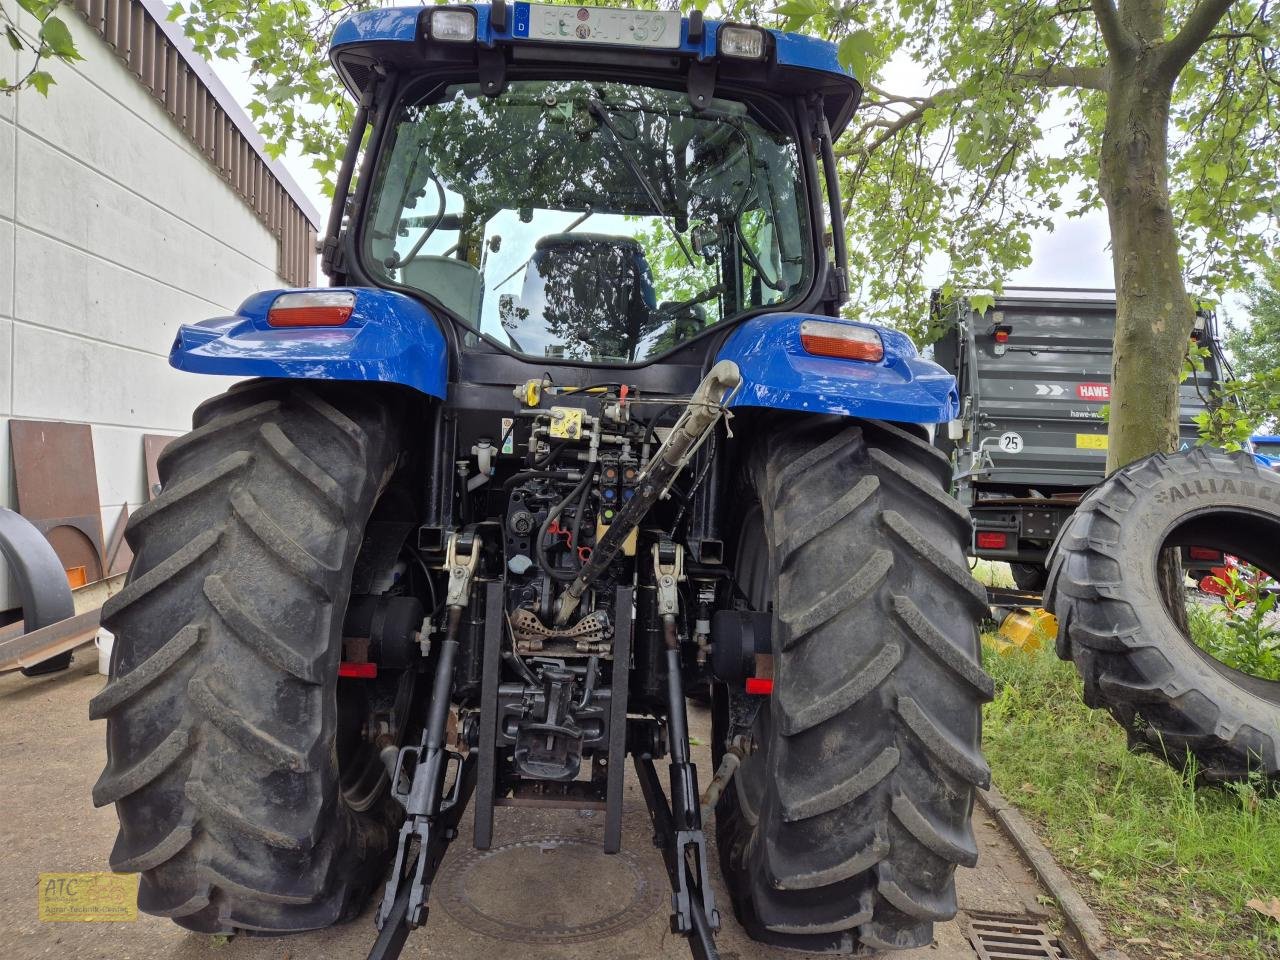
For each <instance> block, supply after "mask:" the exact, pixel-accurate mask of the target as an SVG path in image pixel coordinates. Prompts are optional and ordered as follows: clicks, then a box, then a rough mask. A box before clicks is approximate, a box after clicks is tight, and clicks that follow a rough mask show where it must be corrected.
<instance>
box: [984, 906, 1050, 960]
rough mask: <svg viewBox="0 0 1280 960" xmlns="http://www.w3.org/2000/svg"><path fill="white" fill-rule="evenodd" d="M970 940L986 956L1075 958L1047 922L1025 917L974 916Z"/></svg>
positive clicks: (994, 959)
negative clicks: (1036, 921) (1035, 921)
mask: <svg viewBox="0 0 1280 960" xmlns="http://www.w3.org/2000/svg"><path fill="white" fill-rule="evenodd" d="M969 942H970V943H972V944H973V949H974V950H975V951H976V952H977V954H978V956H979V957H981V958H982V960H1071V954H1069V953H1067V948H1066V947H1064V946H1063V945H1062V941H1061V940H1059V939H1058V938H1057V937H1055V936H1054V935H1053V934H1052V933H1050V932H1049V931H1048V930H1047V929H1046V928H1045V927H1044V925H1043V924H1039V923H1033V922H1032V921H1030V920H1026V919H1024V918H1022V917H1000V916H971V917H969Z"/></svg>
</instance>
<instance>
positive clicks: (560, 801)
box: [92, 0, 992, 958]
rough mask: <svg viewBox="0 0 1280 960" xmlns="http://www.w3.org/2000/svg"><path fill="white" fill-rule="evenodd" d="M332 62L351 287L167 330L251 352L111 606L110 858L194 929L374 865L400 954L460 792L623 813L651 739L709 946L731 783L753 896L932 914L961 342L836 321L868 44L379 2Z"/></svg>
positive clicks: (962, 727) (943, 883) (817, 947)
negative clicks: (943, 356) (952, 366)
mask: <svg viewBox="0 0 1280 960" xmlns="http://www.w3.org/2000/svg"><path fill="white" fill-rule="evenodd" d="M331 57H332V61H333V65H334V67H335V69H336V70H337V72H338V75H339V76H340V77H341V79H342V82H343V83H344V84H345V85H346V87H347V89H348V90H349V91H350V93H351V95H352V96H353V97H354V98H356V100H357V101H358V103H359V109H358V112H357V114H356V119H355V123H354V126H353V128H352V130H351V134H350V140H349V143H348V146H347V149H346V152H345V155H344V157H343V160H342V164H341V171H340V175H339V178H338V183H337V193H336V196H335V198H334V204H333V213H332V216H331V219H330V222H329V225H328V230H327V234H326V236H325V238H324V241H323V243H322V251H321V260H322V265H323V269H324V271H325V272H326V274H327V275H328V277H329V280H330V285H329V286H326V287H321V288H316V289H305V290H272V291H267V292H263V293H257V294H254V295H253V296H251V297H249V298H248V299H247V300H245V302H244V304H243V305H242V306H241V307H240V309H239V311H238V312H237V313H236V314H235V315H234V316H230V317H223V318H219V319H215V320H210V321H207V322H204V323H199V324H195V325H191V326H184V327H183V328H182V329H181V331H180V333H179V334H178V337H177V340H176V342H175V343H174V344H173V350H172V354H171V362H172V364H173V365H174V366H175V367H177V368H179V369H182V370H187V371H190V372H192V373H195V374H212V375H223V376H235V377H240V378H247V379H243V380H241V381H240V382H237V383H236V384H235V385H234V386H232V387H231V388H230V389H229V390H228V391H227V392H226V393H225V394H223V395H221V396H219V397H217V398H215V399H213V400H210V401H208V402H207V403H205V404H204V405H202V406H201V407H200V408H199V409H198V410H197V412H196V414H195V416H194V424H193V427H194V429H193V430H192V432H191V433H189V434H187V435H186V436H185V437H183V438H181V439H179V440H176V441H175V442H174V443H173V444H172V445H170V446H169V447H168V448H167V450H166V451H165V453H164V456H163V458H162V459H161V462H160V477H161V480H162V483H163V492H162V493H161V495H160V496H159V497H158V499H156V500H155V501H154V502H152V503H150V504H148V505H147V506H145V507H143V508H142V509H141V510H139V511H138V513H137V514H136V515H135V516H134V517H133V518H132V520H131V521H130V524H129V529H128V539H129V542H130V545H131V546H132V548H133V551H134V554H135V560H134V563H133V568H132V570H131V572H130V575H129V580H128V585H127V586H126V587H125V588H124V589H123V590H122V591H121V592H120V593H119V594H118V595H117V596H115V597H114V598H113V599H112V600H111V601H110V602H109V604H108V605H107V607H106V608H105V609H104V619H105V622H106V624H107V626H108V628H109V629H110V630H112V631H113V632H114V633H115V634H116V637H117V642H116V644H115V650H114V653H113V657H112V664H111V680H110V682H109V683H108V685H107V686H106V688H105V689H104V690H103V691H102V693H101V694H99V695H98V696H97V697H96V698H95V699H94V701H93V704H92V713H93V715H94V716H95V717H101V718H105V719H106V721H107V754H108V760H107V766H106V769H105V771H104V772H103V774H102V776H101V779H100V780H99V781H98V783H97V785H96V787H95V789H94V798H95V801H96V802H97V803H98V804H107V803H114V804H115V805H116V809H117V812H118V815H119V820H120V833H119V838H118V840H117V842H116V845H115V848H114V850H113V852H112V856H111V864H112V866H113V867H114V868H115V869H117V870H127V871H139V872H141V874H142V881H141V888H140V893H139V904H140V906H141V908H142V909H143V910H145V911H147V912H150V913H155V914H160V915H164V916H169V917H172V918H173V919H174V920H175V921H176V922H177V923H179V924H181V925H182V926H184V927H187V928H189V929H192V930H197V931H205V932H210V933H215V932H216V933H230V932H236V931H249V932H259V933H271V934H275V933H287V932H291V931H302V930H313V929H317V928H322V927H325V926H327V925H330V924H334V923H337V922H340V921H343V920H346V919H349V918H351V917H353V916H355V915H357V914H358V913H359V912H360V911H361V910H362V908H363V907H364V905H365V904H366V903H367V902H369V899H370V898H371V897H374V896H376V897H377V898H378V899H379V907H378V913H377V920H378V927H379V929H380V931H381V933H380V935H379V938H378V941H377V945H376V946H375V948H374V955H376V956H378V957H384V958H385V957H390V956H394V955H396V953H397V952H398V951H399V949H400V946H401V945H402V944H403V942H404V938H405V936H406V934H407V933H408V931H409V930H410V929H412V928H414V927H417V926H419V925H421V924H422V923H423V922H424V920H425V919H426V910H427V896H428V893H429V890H430V885H431V882H432V878H433V876H434V874H435V871H436V868H437V866H438V864H439V862H440V859H441V857H442V856H443V855H444V852H445V848H446V846H447V844H448V842H449V841H450V840H451V839H452V838H453V837H454V836H456V834H457V831H458V827H459V824H460V823H461V818H462V816H463V815H464V811H466V810H467V809H470V811H471V813H470V814H469V816H471V817H473V820H474V827H473V831H474V842H475V844H476V845H477V846H479V847H482V848H483V847H486V846H488V845H489V843H490V842H491V838H492V833H493V825H494V817H495V807H504V806H512V805H521V804H533V805H543V806H546V805H551V806H556V807H569V808H572V807H575V806H577V807H586V808H591V809H598V810H601V811H603V817H602V822H603V837H602V842H603V845H604V848H605V850H606V851H616V850H617V849H618V847H619V844H620V842H621V818H622V795H623V784H624V771H625V769H626V763H625V761H626V757H627V756H628V755H630V756H631V757H632V759H633V762H634V764H635V769H636V771H637V774H638V776H639V780H640V784H641V786H642V787H643V789H644V793H645V796H646V800H647V802H648V804H649V807H650V813H651V815H652V817H653V820H654V826H655V832H656V834H657V837H658V839H659V840H660V841H661V846H662V848H663V854H664V856H665V858H666V860H667V866H668V873H669V875H670V881H671V884H672V889H673V905H674V916H673V918H672V921H673V925H674V928H675V929H676V930H677V931H679V932H681V933H683V934H686V935H687V936H688V937H689V940H690V944H691V946H692V949H693V951H694V952H695V954H696V955H699V956H714V955H715V946H714V940H713V936H714V932H715V930H716V928H717V927H718V925H719V922H720V914H719V912H718V910H717V907H716V905H715V903H714V901H713V894H712V889H711V885H710V883H709V877H710V870H711V869H713V866H712V864H711V863H710V862H709V858H708V855H707V849H708V848H707V845H706V843H705V842H704V835H703V823H704V820H705V819H706V817H707V816H709V815H710V813H711V811H712V810H714V824H715V832H716V843H715V845H714V846H715V849H716V851H717V853H718V861H719V863H718V869H719V870H720V871H721V872H722V874H723V877H724V881H725V884H726V885H727V888H728V890H729V891H730V893H731V899H732V908H733V910H734V912H735V914H736V916H737V917H738V919H739V920H740V921H741V923H742V924H743V925H744V926H745V928H746V929H747V931H748V932H749V933H750V934H751V935H752V936H753V937H755V938H757V939H759V940H762V941H766V942H769V943H772V944H778V945H781V946H785V947H792V948H798V949H804V950H813V951H825V952H854V951H858V950H866V949H896V948H910V947H919V946H921V945H923V944H927V943H929V942H930V941H931V938H932V924H933V922H934V921H937V920H944V919H947V918H949V917H951V916H952V915H953V913H954V912H955V910H956V899H955V890H954V885H953V873H954V869H955V866H956V865H957V864H963V865H972V864H973V863H974V862H975V859H976V857H977V850H976V847H975V844H974V837H973V834H972V832H971V829H970V813H971V807H972V803H973V797H974V790H975V788H977V787H981V786H983V785H985V784H986V783H987V781H988V778H989V773H988V768H987V766H986V764H985V762H984V761H983V759H982V755H981V751H980V708H981V704H982V702H983V701H984V700H986V699H988V698H989V697H990V695H991V689H992V688H991V683H990V681H989V679H988V678H987V676H986V675H985V674H984V673H983V671H982V669H981V668H980V666H979V656H978V649H979V648H978V639H977V632H976V626H975V625H976V623H977V621H978V620H979V618H981V617H983V616H985V615H986V613H987V608H986V606H985V596H984V592H983V590H982V588H981V587H979V586H978V585H977V584H976V583H975V582H974V581H973V580H972V579H971V578H970V576H969V572H968V569H967V567H966V564H965V560H964V556H965V548H966V546H967V545H968V541H969V535H970V527H969V519H968V517H967V516H966V514H965V512H964V511H963V510H962V509H960V508H959V507H958V506H957V505H956V504H955V502H954V501H953V500H952V499H951V498H950V497H949V496H948V494H947V490H948V484H949V480H950V473H949V468H948V464H947V462H946V460H945V459H944V458H943V457H942V456H941V455H940V454H938V453H937V452H936V451H935V450H934V448H933V447H932V446H931V445H930V431H931V429H932V427H931V425H933V424H937V423H942V422H946V421H949V420H952V419H954V418H955V417H956V415H957V412H958V411H957V396H956V389H955V384H954V381H953V379H952V377H951V376H950V375H949V374H947V373H945V372H944V371H943V370H942V369H941V368H939V367H938V366H936V365H935V364H933V363H932V362H929V361H927V360H924V359H922V358H921V357H920V356H918V355H917V353H916V350H915V348H914V346H913V345H912V343H911V342H910V340H909V339H908V338H907V337H905V336H903V335H902V334H901V333H898V332H895V331H893V330H889V329H883V328H880V327H877V326H874V325H871V324H869V323H864V322H860V321H858V320H856V319H848V318H845V317H842V316H841V305H842V304H843V303H844V302H845V301H846V299H847V290H848V282H847V279H846V266H845V260H846V258H845V246H844V243H845V241H844V226H843V223H842V218H841V205H840V197H839V185H838V180H839V177H838V175H837V172H836V165H835V159H834V151H833V141H834V138H835V137H836V136H838V135H839V133H840V132H841V130H842V129H844V127H845V126H846V125H847V123H848V122H849V119H850V117H851V116H852V115H853V113H854V110H855V109H856V107H857V105H858V100H859V96H860V93H861V90H860V87H859V85H858V83H857V81H856V80H855V78H854V77H852V76H851V75H850V74H849V73H848V71H846V70H845V69H844V68H843V67H841V65H840V64H839V62H838V60H837V57H836V52H835V49H834V47H833V46H832V45H831V44H829V43H826V42H823V41H820V40H816V39H812V38H809V37H804V36H800V35H796V34H792V33H783V32H778V31H772V30H764V29H760V28H757V27H753V26H748V25H743V24H735V23H718V22H714V21H712V20H707V19H704V18H703V17H702V16H701V14H699V13H697V12H695V13H693V14H691V15H690V16H688V17H682V16H680V15H679V14H677V13H669V12H660V11H629V10H610V9H604V8H597V7H573V6H549V5H544V4H537V3H525V2H517V3H514V4H508V3H504V2H502V0H499V2H497V3H495V4H493V5H491V6H490V5H484V4H475V5H468V6H438V7H436V6H428V7H413V8H403V9H380V10H375V11H371V12H367V13H360V14H356V15H354V16H352V17H351V18H349V19H347V20H346V21H344V22H343V23H342V24H341V25H339V26H338V28H337V29H336V31H335V33H334V36H333V40H332V49H331ZM708 688H709V689H710V691H711V705H712V710H711V713H712V726H713V738H712V739H713V741H714V742H713V744H712V754H713V758H712V760H713V765H714V771H715V772H714V776H713V777H712V778H711V781H710V782H709V784H708V789H707V792H706V794H705V795H703V794H700V791H699V785H698V779H697V774H696V771H695V769H694V766H693V764H692V763H691V761H690V751H689V734H688V729H687V717H686V700H685V698H686V694H688V693H690V692H693V691H695V690H699V691H700V690H706V689H708ZM664 759H665V763H666V764H667V766H668V767H669V773H670V779H669V782H668V783H667V784H666V785H665V786H664V785H663V783H662V782H661V779H660V778H659V775H658V773H657V771H656V767H655V763H656V762H657V761H659V760H664ZM703 803H705V805H706V807H705V812H704V809H703ZM578 880H579V878H567V877H548V878H547V882H548V883H569V882H577V881H578Z"/></svg>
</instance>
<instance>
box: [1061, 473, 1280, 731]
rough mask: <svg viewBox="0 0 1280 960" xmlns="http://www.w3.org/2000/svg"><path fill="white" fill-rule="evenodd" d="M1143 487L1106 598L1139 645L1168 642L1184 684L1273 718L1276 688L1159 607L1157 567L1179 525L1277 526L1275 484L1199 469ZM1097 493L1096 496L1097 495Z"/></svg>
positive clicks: (1279, 509) (1279, 700)
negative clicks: (1214, 521)
mask: <svg viewBox="0 0 1280 960" xmlns="http://www.w3.org/2000/svg"><path fill="white" fill-rule="evenodd" d="M1143 479H1144V480H1145V479H1147V478H1146V477H1144V478H1143ZM1143 487H1144V489H1143V490H1142V492H1141V494H1139V495H1137V496H1135V497H1134V501H1133V503H1132V505H1131V507H1130V508H1129V510H1128V511H1127V512H1126V513H1125V514H1124V515H1123V517H1122V518H1121V519H1120V520H1119V527H1120V535H1119V538H1118V543H1117V545H1116V549H1115V561H1116V563H1117V564H1118V567H1119V569H1118V571H1116V574H1117V575H1116V582H1115V583H1114V584H1112V585H1109V588H1106V593H1107V594H1109V595H1110V598H1111V599H1114V600H1121V601H1123V602H1125V603H1127V604H1129V606H1130V607H1131V608H1132V609H1133V612H1134V614H1135V617H1136V619H1137V621H1138V623H1139V624H1140V627H1141V634H1142V635H1143V636H1144V637H1146V638H1148V640H1145V641H1144V640H1141V639H1139V640H1138V643H1139V644H1141V645H1144V646H1145V645H1148V644H1149V638H1166V637H1167V638H1170V640H1171V642H1165V643H1161V644H1160V645H1159V650H1160V653H1162V654H1163V655H1164V657H1165V658H1166V659H1167V660H1168V661H1169V664H1170V666H1171V667H1172V669H1173V672H1174V675H1175V676H1176V677H1178V678H1179V681H1180V683H1181V684H1182V685H1184V686H1186V687H1190V688H1194V689H1199V690H1206V689H1212V688H1217V689H1222V687H1223V685H1224V683H1225V684H1229V685H1231V686H1233V687H1234V688H1236V690H1237V691H1238V693H1239V695H1240V696H1242V697H1244V698H1246V699H1247V701H1248V704H1247V705H1246V704H1240V712H1241V713H1246V714H1247V713H1249V712H1252V711H1256V710H1268V711H1270V712H1272V713H1273V715H1274V711H1275V710H1276V709H1277V707H1278V706H1280V682H1273V681H1264V680H1259V679H1258V678H1254V677H1250V676H1249V675H1248V674H1244V673H1241V672H1240V671H1237V670H1234V669H1232V668H1231V667H1228V666H1226V665H1225V664H1223V663H1221V662H1220V661H1218V660H1217V659H1215V658H1214V657H1212V656H1211V655H1210V654H1208V653H1207V652H1205V651H1203V650H1201V649H1200V648H1199V647H1198V646H1196V644H1195V643H1194V642H1193V641H1192V640H1191V638H1190V637H1188V636H1187V635H1186V634H1185V633H1184V632H1183V630H1182V629H1181V628H1180V627H1179V626H1178V624H1177V623H1176V621H1175V620H1174V619H1173V617H1172V616H1171V615H1170V612H1169V610H1168V608H1167V607H1166V606H1165V604H1164V601H1163V599H1162V594H1161V589H1160V583H1159V578H1158V574H1157V564H1158V560H1159V557H1160V553H1161V550H1160V547H1161V546H1162V545H1163V544H1164V542H1165V541H1166V539H1168V537H1169V536H1170V535H1171V534H1173V533H1174V531H1175V530H1176V529H1177V528H1178V527H1180V526H1181V525H1182V524H1184V523H1186V522H1187V521H1189V520H1192V519H1195V518H1196V517H1199V516H1202V515H1205V514H1209V513H1224V512H1230V513H1235V514H1246V515H1252V516H1254V517H1256V518H1258V519H1260V520H1261V519H1265V520H1267V521H1269V522H1272V523H1278V524H1280V478H1277V479H1271V478H1269V477H1267V476H1265V475H1262V474H1259V473H1257V472H1254V471H1251V470H1250V469H1249V468H1248V467H1247V466H1246V467H1245V468H1244V469H1243V470H1235V469H1232V470H1224V469H1222V467H1221V466H1220V465H1219V464H1218V463H1205V464H1203V466H1202V468H1201V469H1197V470H1196V471H1194V472H1193V473H1185V472H1177V471H1162V472H1161V473H1160V475H1159V476H1158V478H1157V479H1155V480H1154V481H1153V482H1149V483H1146V484H1143ZM1098 492H1099V494H1100V496H1101V494H1102V490H1101V488H1099V491H1098ZM1064 532H1065V531H1064ZM1206 546H1214V545H1213V544H1206ZM1051 586H1052V585H1051ZM1099 586H1100V589H1102V585H1099ZM1258 684H1270V685H1271V686H1272V687H1273V688H1274V689H1273V690H1272V696H1271V697H1270V698H1267V697H1265V696H1262V695H1260V693H1259V691H1258V690H1256V689H1250V687H1251V686H1256V685H1258ZM1232 712H1236V711H1232ZM1255 715H1256V714H1255Z"/></svg>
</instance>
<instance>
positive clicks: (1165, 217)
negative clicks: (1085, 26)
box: [1098, 54, 1195, 471]
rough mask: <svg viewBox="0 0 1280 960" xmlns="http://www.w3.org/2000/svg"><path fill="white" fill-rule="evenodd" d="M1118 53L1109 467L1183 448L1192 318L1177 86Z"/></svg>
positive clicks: (1107, 157) (1114, 70)
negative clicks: (1176, 163) (1173, 163)
mask: <svg viewBox="0 0 1280 960" xmlns="http://www.w3.org/2000/svg"><path fill="white" fill-rule="evenodd" d="M1117 59H1118V58H1113V60H1112V63H1111V68H1110V77H1109V85H1108V91H1107V100H1108V102H1107V124H1106V128H1105V130H1104V132H1103V138H1102V152H1101V157H1100V167H1099V179H1098V183H1099V188H1100V190H1101V193H1102V198H1103V200H1104V201H1105V202H1106V204H1107V215H1108V218H1109V219H1110V222H1111V255H1112V265H1113V269H1114V271H1115V284H1116V340H1115V354H1114V358H1113V360H1112V367H1111V418H1110V427H1109V436H1108V453H1107V469H1108V471H1111V470H1115V469H1117V468H1118V467H1122V466H1124V465H1125V464H1127V463H1131V462H1133V461H1134V460H1137V459H1138V458H1140V457H1143V456H1146V455H1147V454H1149V453H1155V452H1157V451H1168V450H1173V449H1175V448H1176V445H1177V437H1178V385H1179V383H1180V381H1181V379H1182V365H1183V359H1184V357H1185V355H1186V351H1187V341H1188V338H1189V337H1190V335H1191V327H1192V324H1193V322H1194V319H1195V312H1194V310H1193V308H1192V306H1191V301H1190V299H1189V298H1188V297H1187V291H1186V287H1185V286H1184V284H1183V280H1182V267H1181V263H1180V261H1179V259H1178V235H1177V231H1176V230H1175V229H1174V223H1173V217H1172V214H1171V211H1170V208H1169V161H1168V136H1169V103H1170V97H1171V93H1172V91H1171V85H1170V84H1169V83H1168V82H1167V81H1164V80H1161V79H1159V78H1158V77H1156V76H1155V71H1154V69H1153V66H1154V65H1153V64H1152V62H1151V60H1150V58H1149V57H1147V56H1145V55H1143V54H1138V55H1136V56H1134V57H1133V59H1132V61H1131V62H1130V63H1127V64H1125V63H1120V62H1117Z"/></svg>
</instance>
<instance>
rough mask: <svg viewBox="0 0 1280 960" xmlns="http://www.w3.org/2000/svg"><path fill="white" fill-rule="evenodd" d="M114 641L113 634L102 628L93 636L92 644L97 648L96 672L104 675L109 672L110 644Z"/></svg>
mask: <svg viewBox="0 0 1280 960" xmlns="http://www.w3.org/2000/svg"><path fill="white" fill-rule="evenodd" d="M115 642H116V638H115V634H113V633H111V632H109V631H107V630H102V629H99V630H98V635H97V636H96V637H94V638H93V645H94V646H95V647H97V648H98V672H99V673H100V674H102V675H103V676H104V677H105V676H108V675H110V673H111V646H112V644H114V643H115Z"/></svg>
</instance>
